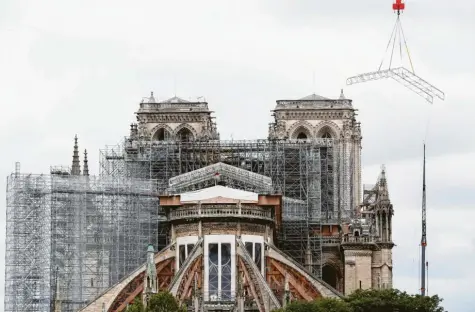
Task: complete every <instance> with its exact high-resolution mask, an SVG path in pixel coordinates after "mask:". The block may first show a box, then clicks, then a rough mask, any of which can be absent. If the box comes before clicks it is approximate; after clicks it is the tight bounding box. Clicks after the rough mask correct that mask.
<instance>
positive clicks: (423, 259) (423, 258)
mask: <svg viewBox="0 0 475 312" xmlns="http://www.w3.org/2000/svg"><path fill="white" fill-rule="evenodd" d="M426 247H427V231H426V144H425V143H424V164H423V167H422V235H421V296H425V294H426ZM427 267H428V264H427Z"/></svg>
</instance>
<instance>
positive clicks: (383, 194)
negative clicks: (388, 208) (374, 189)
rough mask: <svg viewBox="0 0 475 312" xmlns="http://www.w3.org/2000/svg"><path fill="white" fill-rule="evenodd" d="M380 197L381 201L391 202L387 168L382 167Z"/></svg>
mask: <svg viewBox="0 0 475 312" xmlns="http://www.w3.org/2000/svg"><path fill="white" fill-rule="evenodd" d="M378 185H379V197H380V199H381V201H389V191H388V181H387V179H386V168H385V166H384V165H382V166H381V173H380V174H379V181H378Z"/></svg>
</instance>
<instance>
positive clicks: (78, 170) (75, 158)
mask: <svg viewBox="0 0 475 312" xmlns="http://www.w3.org/2000/svg"><path fill="white" fill-rule="evenodd" d="M80 174H81V165H80V163H79V149H78V136H77V135H75V136H74V152H73V165H72V167H71V175H80Z"/></svg>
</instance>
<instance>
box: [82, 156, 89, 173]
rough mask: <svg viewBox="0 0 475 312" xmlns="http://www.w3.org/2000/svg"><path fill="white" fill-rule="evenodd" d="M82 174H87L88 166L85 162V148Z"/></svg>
mask: <svg viewBox="0 0 475 312" xmlns="http://www.w3.org/2000/svg"><path fill="white" fill-rule="evenodd" d="M82 175H84V176H89V166H88V164H87V150H86V149H85V150H84V165H83V170H82Z"/></svg>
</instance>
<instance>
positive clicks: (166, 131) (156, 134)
mask: <svg viewBox="0 0 475 312" xmlns="http://www.w3.org/2000/svg"><path fill="white" fill-rule="evenodd" d="M162 131H163V132H162ZM160 132H162V133H160ZM150 133H151V136H152V140H153V141H168V140H171V139H172V138H173V129H172V128H171V127H170V126H169V125H166V124H158V125H156V126H155V127H153V128H152V130H151V131H150ZM162 134H163V135H162Z"/></svg>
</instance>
